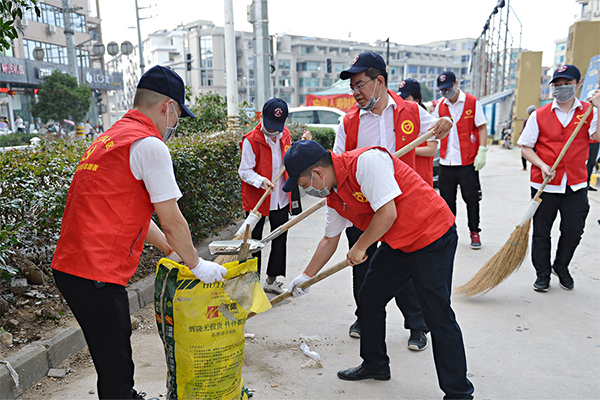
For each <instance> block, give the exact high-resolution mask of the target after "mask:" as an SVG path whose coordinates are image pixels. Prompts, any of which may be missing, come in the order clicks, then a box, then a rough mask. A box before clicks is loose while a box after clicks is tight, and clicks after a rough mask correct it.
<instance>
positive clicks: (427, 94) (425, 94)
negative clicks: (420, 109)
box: [421, 85, 433, 102]
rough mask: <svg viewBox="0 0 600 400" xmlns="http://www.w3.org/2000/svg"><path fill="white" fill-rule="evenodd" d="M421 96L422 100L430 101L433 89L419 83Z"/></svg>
mask: <svg viewBox="0 0 600 400" xmlns="http://www.w3.org/2000/svg"><path fill="white" fill-rule="evenodd" d="M421 96H422V97H423V99H422V101H423V102H426V101H431V100H433V91H432V90H431V89H429V88H428V87H427V86H425V85H421Z"/></svg>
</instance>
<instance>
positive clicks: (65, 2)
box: [62, 0, 81, 84]
mask: <svg viewBox="0 0 600 400" xmlns="http://www.w3.org/2000/svg"><path fill="white" fill-rule="evenodd" d="M78 9H79V8H71V1H70V0H62V11H63V18H64V19H65V39H66V42H67V60H68V62H69V74H71V76H73V77H75V78H76V79H77V83H78V84H81V79H80V78H79V73H78V72H77V56H76V55H75V37H74V34H75V32H74V30H73V21H72V20H71V12H73V11H75V10H78Z"/></svg>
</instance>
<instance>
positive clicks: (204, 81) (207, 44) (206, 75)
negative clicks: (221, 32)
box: [198, 36, 214, 86]
mask: <svg viewBox="0 0 600 400" xmlns="http://www.w3.org/2000/svg"><path fill="white" fill-rule="evenodd" d="M198 45H199V46H200V49H199V50H200V51H199V54H200V68H201V71H200V85H202V86H213V84H214V74H213V71H212V69H211V70H209V69H208V68H212V67H213V57H214V53H213V40H212V36H201V37H200V40H199V41H198ZM203 68H207V69H203Z"/></svg>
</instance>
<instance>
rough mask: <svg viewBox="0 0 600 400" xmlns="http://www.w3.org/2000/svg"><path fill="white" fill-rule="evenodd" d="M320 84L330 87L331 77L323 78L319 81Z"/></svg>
mask: <svg viewBox="0 0 600 400" xmlns="http://www.w3.org/2000/svg"><path fill="white" fill-rule="evenodd" d="M321 84H322V85H323V86H324V87H330V86H331V84H332V81H331V79H329V78H324V79H323V81H322V82H321Z"/></svg>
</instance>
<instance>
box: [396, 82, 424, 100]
mask: <svg viewBox="0 0 600 400" xmlns="http://www.w3.org/2000/svg"><path fill="white" fill-rule="evenodd" d="M417 92H419V93H420V92H421V85H420V84H419V82H417V81H416V80H415V79H411V78H408V79H405V80H403V81H402V82H400V84H399V85H398V94H399V95H400V97H402V98H403V99H406V98H407V97H408V96H410V95H411V94H413V93H417Z"/></svg>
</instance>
